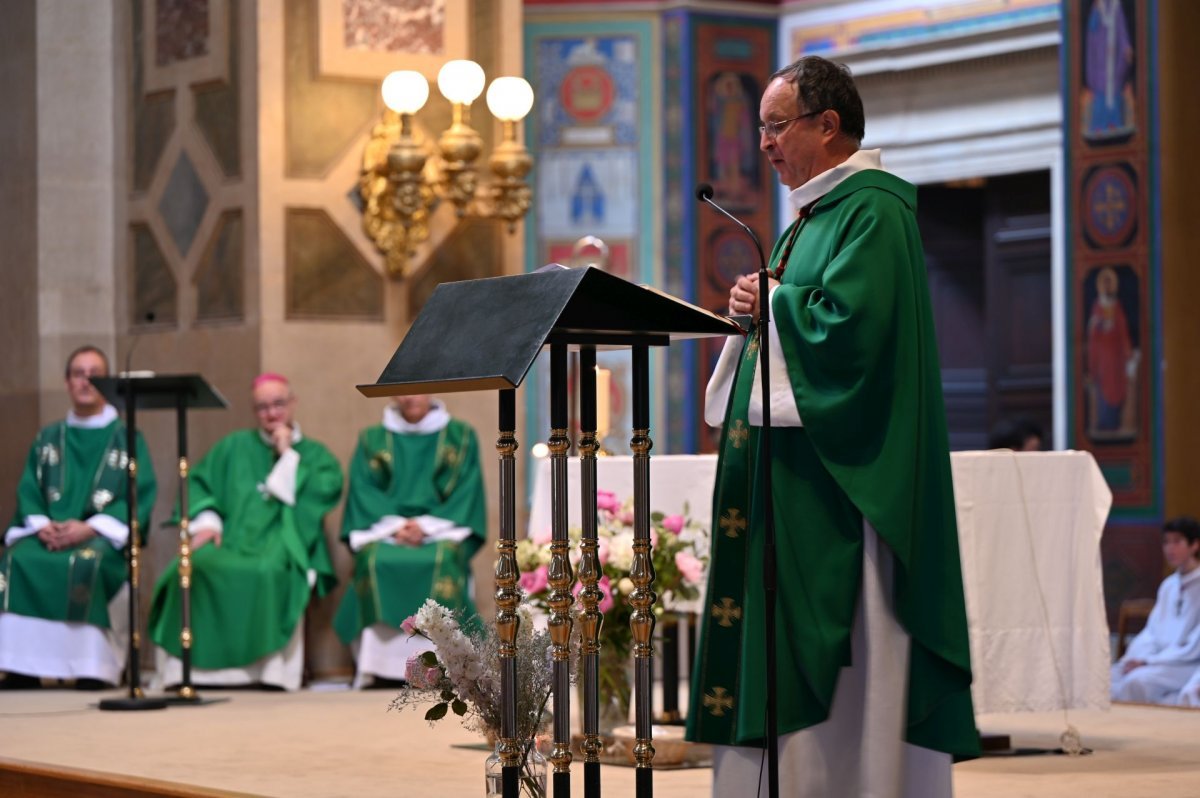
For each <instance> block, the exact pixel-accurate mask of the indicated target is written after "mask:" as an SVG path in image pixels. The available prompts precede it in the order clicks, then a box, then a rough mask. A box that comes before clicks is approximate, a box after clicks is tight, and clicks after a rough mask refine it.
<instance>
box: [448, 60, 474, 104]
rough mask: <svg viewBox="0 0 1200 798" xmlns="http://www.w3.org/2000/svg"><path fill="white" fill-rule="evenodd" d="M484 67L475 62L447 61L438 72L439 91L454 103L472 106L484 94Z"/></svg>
mask: <svg viewBox="0 0 1200 798" xmlns="http://www.w3.org/2000/svg"><path fill="white" fill-rule="evenodd" d="M483 83H484V76H483V67H481V66H479V64H476V63H475V62H474V61H466V60H461V59H460V60H457V61H447V62H446V63H445V64H443V65H442V68H441V71H439V72H438V90H439V91H441V93H442V96H444V97H445V98H446V99H447V100H449V101H450V102H452V103H461V104H463V105H470V104H471V103H473V102H475V98H476V97H478V96H479V95H480V94H481V93H482V92H483Z"/></svg>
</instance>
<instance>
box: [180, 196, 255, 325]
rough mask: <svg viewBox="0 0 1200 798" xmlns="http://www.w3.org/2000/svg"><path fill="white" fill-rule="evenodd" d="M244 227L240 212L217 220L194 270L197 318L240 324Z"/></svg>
mask: <svg viewBox="0 0 1200 798" xmlns="http://www.w3.org/2000/svg"><path fill="white" fill-rule="evenodd" d="M244 248H245V225H244V223H243V221H242V212H241V211H240V210H231V211H226V212H225V213H223V214H221V218H220V219H218V220H217V226H216V229H215V230H214V231H213V235H212V239H211V240H210V241H209V243H208V249H207V250H205V252H204V256H203V257H202V258H201V259H200V264H199V265H198V266H197V267H196V276H195V277H194V278H193V282H194V284H195V286H196V319H197V320H198V321H241V320H242V318H243V316H244V307H245V293H246V287H245V286H246V281H245V274H244V272H245V249H244Z"/></svg>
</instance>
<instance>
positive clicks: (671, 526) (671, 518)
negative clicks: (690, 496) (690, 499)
mask: <svg viewBox="0 0 1200 798" xmlns="http://www.w3.org/2000/svg"><path fill="white" fill-rule="evenodd" d="M683 521H684V518H683V516H682V515H668V516H667V517H666V518H664V519H663V520H662V526H663V529H665V530H667V531H668V532H671V533H672V534H675V535H678V534H679V533H680V532H682V531H683Z"/></svg>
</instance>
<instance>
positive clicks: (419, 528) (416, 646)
mask: <svg viewBox="0 0 1200 798" xmlns="http://www.w3.org/2000/svg"><path fill="white" fill-rule="evenodd" d="M342 539H343V540H344V541H346V543H347V544H349V546H350V549H351V550H352V551H353V552H354V581H353V583H352V585H351V589H350V590H347V591H346V593H345V595H344V596H343V598H342V603H341V606H340V607H339V608H338V613H337V616H336V618H335V619H334V628H335V629H336V630H337V633H338V636H339V637H340V638H341V639H342V641H343V642H345V643H347V644H348V645H349V646H350V647H351V650H352V651H353V653H354V658H355V662H356V674H355V679H354V685H355V687H363V686H366V685H368V684H370V683H376V682H384V681H388V680H398V679H402V678H403V677H404V674H405V665H406V664H407V661H408V658H409V656H411V655H413V654H416V653H420V652H421V651H428V650H429V649H430V648H431V644H430V642H429V641H428V640H426V639H424V638H420V637H411V638H410V637H409V636H408V635H407V634H406V633H405V632H403V631H401V629H400V624H401V623H402V622H403V621H404V619H405V618H407V617H408V616H409V615H412V614H413V613H414V612H416V611H417V609H418V608H419V607H420V606H421V605H422V604H423V603H425V600H426V599H427V598H433V599H435V600H436V601H437V602H438V603H440V604H442V605H443V606H445V607H448V608H450V609H456V610H462V611H463V613H464V614H465V615H467V616H471V615H474V614H475V604H474V602H472V600H471V590H470V582H469V579H468V577H469V576H470V573H471V570H470V562H471V558H472V557H473V556H474V555H475V552H477V551H478V550H479V547H480V546H482V545H483V542H484V540H486V539H487V504H486V501H485V498H484V490H483V474H482V472H481V470H480V467H479V441H478V439H477V438H476V437H475V430H473V429H471V427H470V426H469V425H468V424H466V423H465V422H462V421H459V420H458V419H455V418H451V417H450V414H449V413H448V412H447V411H446V407H445V405H443V404H442V403H441V402H440V401H437V400H435V399H432V398H431V397H429V396H401V397H398V398H396V399H394V400H393V401H392V402H391V403H390V404H389V405H388V406H387V407H386V408H384V411H383V423H382V424H379V425H376V426H373V427H368V428H367V429H365V430H363V432H362V434H361V435H360V436H359V439H358V446H357V447H355V450H354V457H353V458H352V459H351V461H350V489H349V491H348V492H347V496H346V513H345V515H344V516H343V520H342Z"/></svg>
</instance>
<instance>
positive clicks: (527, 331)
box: [358, 264, 741, 798]
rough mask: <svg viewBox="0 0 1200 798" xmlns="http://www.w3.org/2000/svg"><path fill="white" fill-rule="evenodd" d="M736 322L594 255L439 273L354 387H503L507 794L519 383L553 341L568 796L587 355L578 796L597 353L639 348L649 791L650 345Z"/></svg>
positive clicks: (595, 572)
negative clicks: (574, 544)
mask: <svg viewBox="0 0 1200 798" xmlns="http://www.w3.org/2000/svg"><path fill="white" fill-rule="evenodd" d="M740 333H741V329H740V328H739V327H738V326H737V324H735V323H734V322H732V321H730V320H729V319H726V318H724V317H721V316H718V315H717V314H715V313H712V312H710V311H707V310H704V309H703V308H699V307H696V306H695V305H691V304H688V303H687V302H683V301H682V300H679V299H676V298H675V297H672V296H670V295H668V294H664V293H662V292H660V291H658V290H656V289H653V288H649V287H646V286H637V285H634V284H633V283H630V282H628V281H626V280H623V279H621V278H619V277H615V276H613V275H611V274H608V273H607V272H604V271H601V270H600V269H597V268H595V267H592V266H589V267H587V268H584V269H567V268H565V267H563V266H559V265H557V264H552V265H550V266H546V267H544V268H542V269H539V270H538V271H536V272H533V273H531V274H521V275H513V276H510V277H494V278H489V279H483V280H466V281H463V282H457V283H443V284H442V285H440V286H438V287H437V289H436V290H435V291H434V292H433V294H432V295H431V296H430V297H429V300H428V302H427V303H426V304H425V307H424V309H423V310H422V311H421V313H420V315H419V316H417V319H416V321H415V322H414V323H413V326H412V328H411V329H410V330H409V332H408V335H407V336H405V338H404V340H403V341H402V342H401V344H400V347H399V348H398V349H397V350H396V352H395V354H394V355H392V359H391V361H389V362H388V364H387V367H386V368H385V369H384V370H383V373H382V374H381V375H380V376H379V379H378V381H376V382H375V383H373V384H369V385H360V386H358V389H359V391H361V392H362V393H363V394H364V395H366V396H371V397H382V396H400V395H405V394H423V393H445V392H453V391H484V390H496V391H499V422H500V423H499V428H500V437H499V440H498V441H497V443H496V449H497V452H498V453H499V457H500V540H499V542H498V543H497V544H496V548H497V562H496V588H495V590H496V592H495V597H496V607H497V610H496V629H497V632H498V634H499V637H500V641H501V648H500V660H501V668H500V679H501V701H502V715H501V730H500V737H501V739H500V756H501V758H502V761H503V766H504V771H503V774H504V775H503V795H504V798H517V788H518V780H517V776H518V768H519V765H520V763H521V761H522V758H523V757H522V748H523V745H524V744H525V743H526V742H527V741H522V740H518V739H516V691H515V685H516V640H517V627H518V625H519V619H518V616H517V606H518V605H519V604H520V601H521V592H520V589H519V588H518V586H517V581H518V577H519V576H520V574H519V572H518V567H517V561H516V554H515V552H516V495H515V494H516V451H517V439H516V388H517V387H518V386H519V385H520V384H521V382H522V381H523V380H524V379H525V376H526V375H527V374H528V372H529V369H530V367H531V366H532V365H533V362H534V360H535V359H536V358H537V356H538V354H539V353H540V352H541V351H542V349H543V348H544V347H547V346H548V347H549V349H550V426H551V431H550V438H549V446H550V463H551V506H552V518H551V530H552V538H551V544H550V549H551V562H550V566H549V576H550V591H551V592H550V598H549V604H550V607H551V611H550V618H549V631H550V639H551V645H552V656H553V668H554V674H553V684H554V704H553V712H554V748H553V752H552V753H551V757H550V760H551V762H552V764H553V773H554V775H553V785H554V798H567V796H569V795H570V789H571V787H570V784H571V782H570V778H571V770H570V768H571V750H570V718H571V715H570V711H571V710H570V702H571V691H570V689H569V687H570V685H569V681H570V667H569V664H570V663H569V660H570V648H569V645H570V638H571V630H572V626H573V625H574V617H573V613H572V605H573V603H574V600H573V598H572V592H571V588H572V586H573V584H574V581H575V575H574V574H573V573H572V567H571V563H570V559H569V557H568V538H567V497H566V493H567V450H568V449H569V448H570V440H569V438H568V436H567V396H568V385H567V381H568V377H567V352H568V350H569V349H576V350H578V352H579V357H580V368H579V373H580V421H581V425H580V426H581V436H580V440H579V451H580V491H581V506H582V508H583V519H582V526H583V538H582V541H581V544H580V548H581V557H580V560H579V574H578V575H579V581H580V583H581V585H582V589H581V591H580V594H579V600H580V604H581V605H582V606H581V610H580V612H579V622H580V624H581V630H580V631H581V634H580V639H581V664H580V674H581V678H582V679H583V680H584V708H583V731H584V742H583V745H582V753H583V757H584V766H583V768H584V795H585V797H586V798H599V795H600V745H601V744H600V736H599V707H598V679H597V668H598V655H599V651H600V646H599V635H600V626H601V624H602V623H603V621H604V619H603V616H602V614H601V613H600V611H599V603H600V597H601V594H600V589H599V588H598V587H597V583H598V580H599V576H600V561H599V557H598V555H597V542H596V452H597V450H598V449H599V443H598V441H597V439H596V370H595V365H596V350H597V349H623V348H626V347H628V348H630V349H631V350H632V354H633V391H632V395H633V408H632V409H633V437H632V439H631V441H630V446H631V448H632V449H633V470H634V544H633V546H634V559H633V565H632V567H631V569H630V574H629V575H630V579H631V580H632V581H633V583H634V586H635V589H634V592H633V593H632V595H631V596H630V597H629V601H630V604H631V605H632V606H633V608H634V611H633V616H632V618H631V620H630V626H631V628H632V632H633V639H634V662H635V671H634V703H635V707H636V709H635V715H636V726H635V728H636V736H637V741H636V744H635V746H634V758H635V759H636V762H637V781H636V783H637V796H638V798H650V796H651V795H652V794H653V778H652V776H653V771H652V769H651V768H652V761H653V758H654V747H653V744H652V738H651V674H652V668H651V666H652V659H651V657H652V656H653V653H654V648H653V642H652V637H653V633H654V603H655V601H656V599H657V596H656V595H655V593H654V569H653V566H652V564H651V558H650V449H651V447H652V445H653V444H652V442H651V440H650V392H649V384H650V373H649V362H650V356H649V351H650V347H651V346H668V345H669V344H670V343H671V342H672V341H677V340H683V339H688V338H705V337H713V336H727V335H735V334H740Z"/></svg>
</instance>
